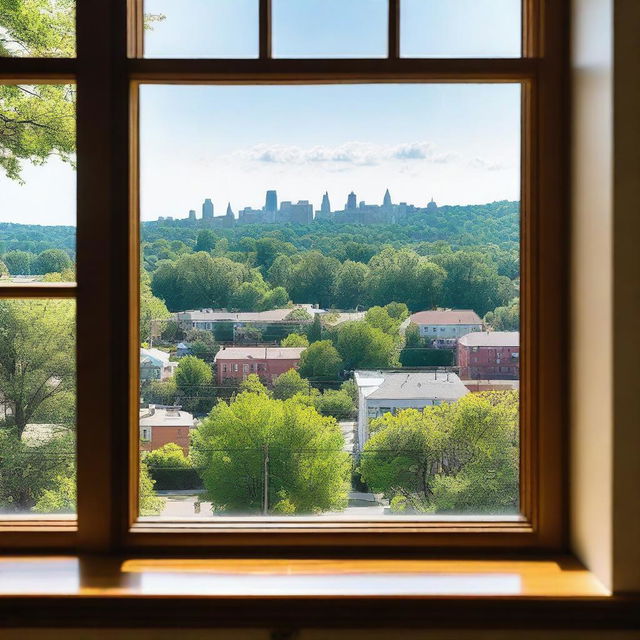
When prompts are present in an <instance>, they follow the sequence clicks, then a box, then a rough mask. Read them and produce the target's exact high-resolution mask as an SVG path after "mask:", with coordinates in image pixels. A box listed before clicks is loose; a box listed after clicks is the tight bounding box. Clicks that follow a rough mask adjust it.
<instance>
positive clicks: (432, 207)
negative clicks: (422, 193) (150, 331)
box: [427, 198, 438, 211]
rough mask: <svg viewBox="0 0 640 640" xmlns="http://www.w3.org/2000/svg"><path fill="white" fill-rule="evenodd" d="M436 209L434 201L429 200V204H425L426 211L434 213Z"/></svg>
mask: <svg viewBox="0 0 640 640" xmlns="http://www.w3.org/2000/svg"><path fill="white" fill-rule="evenodd" d="M437 208H438V205H437V204H436V203H435V200H434V199H433V198H431V200H430V201H429V204H427V211H435V210H436V209H437Z"/></svg>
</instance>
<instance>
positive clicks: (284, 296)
mask: <svg viewBox="0 0 640 640" xmlns="http://www.w3.org/2000/svg"><path fill="white" fill-rule="evenodd" d="M288 304H289V294H288V293H287V290H286V289H285V288H284V287H276V288H275V289H271V290H270V291H267V292H266V293H265V294H264V296H263V298H262V300H261V301H260V304H259V309H260V310H261V311H269V310H271V309H284V308H285V307H286V306H287V305H288Z"/></svg>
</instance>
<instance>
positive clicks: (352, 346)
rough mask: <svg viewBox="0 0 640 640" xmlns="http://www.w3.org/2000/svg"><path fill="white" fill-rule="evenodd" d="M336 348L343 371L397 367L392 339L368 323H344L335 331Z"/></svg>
mask: <svg viewBox="0 0 640 640" xmlns="http://www.w3.org/2000/svg"><path fill="white" fill-rule="evenodd" d="M336 348H337V350H338V353H339V354H340V356H341V358H342V360H343V362H344V367H345V369H380V368H382V369H384V368H389V367H397V366H399V362H398V345H397V342H396V340H394V338H393V337H392V336H390V335H388V334H386V333H384V332H383V331H382V330H380V329H376V328H374V327H372V326H371V325H370V324H369V323H368V322H345V323H344V324H342V325H340V326H339V327H338V329H337V340H336Z"/></svg>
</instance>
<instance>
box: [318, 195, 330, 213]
mask: <svg viewBox="0 0 640 640" xmlns="http://www.w3.org/2000/svg"><path fill="white" fill-rule="evenodd" d="M320 212H321V213H322V214H323V215H329V214H330V213H331V203H330V202H329V192H328V191H325V192H324V195H323V196H322V204H321V205H320Z"/></svg>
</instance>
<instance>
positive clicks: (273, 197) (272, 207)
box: [264, 191, 278, 213]
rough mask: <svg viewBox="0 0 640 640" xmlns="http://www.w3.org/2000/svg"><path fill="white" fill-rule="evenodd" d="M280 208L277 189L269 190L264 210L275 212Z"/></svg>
mask: <svg viewBox="0 0 640 640" xmlns="http://www.w3.org/2000/svg"><path fill="white" fill-rule="evenodd" d="M277 209H278V194H277V192H276V191H267V198H266V200H265V202H264V210H265V211H268V212H269V213H275V212H276V210H277Z"/></svg>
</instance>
